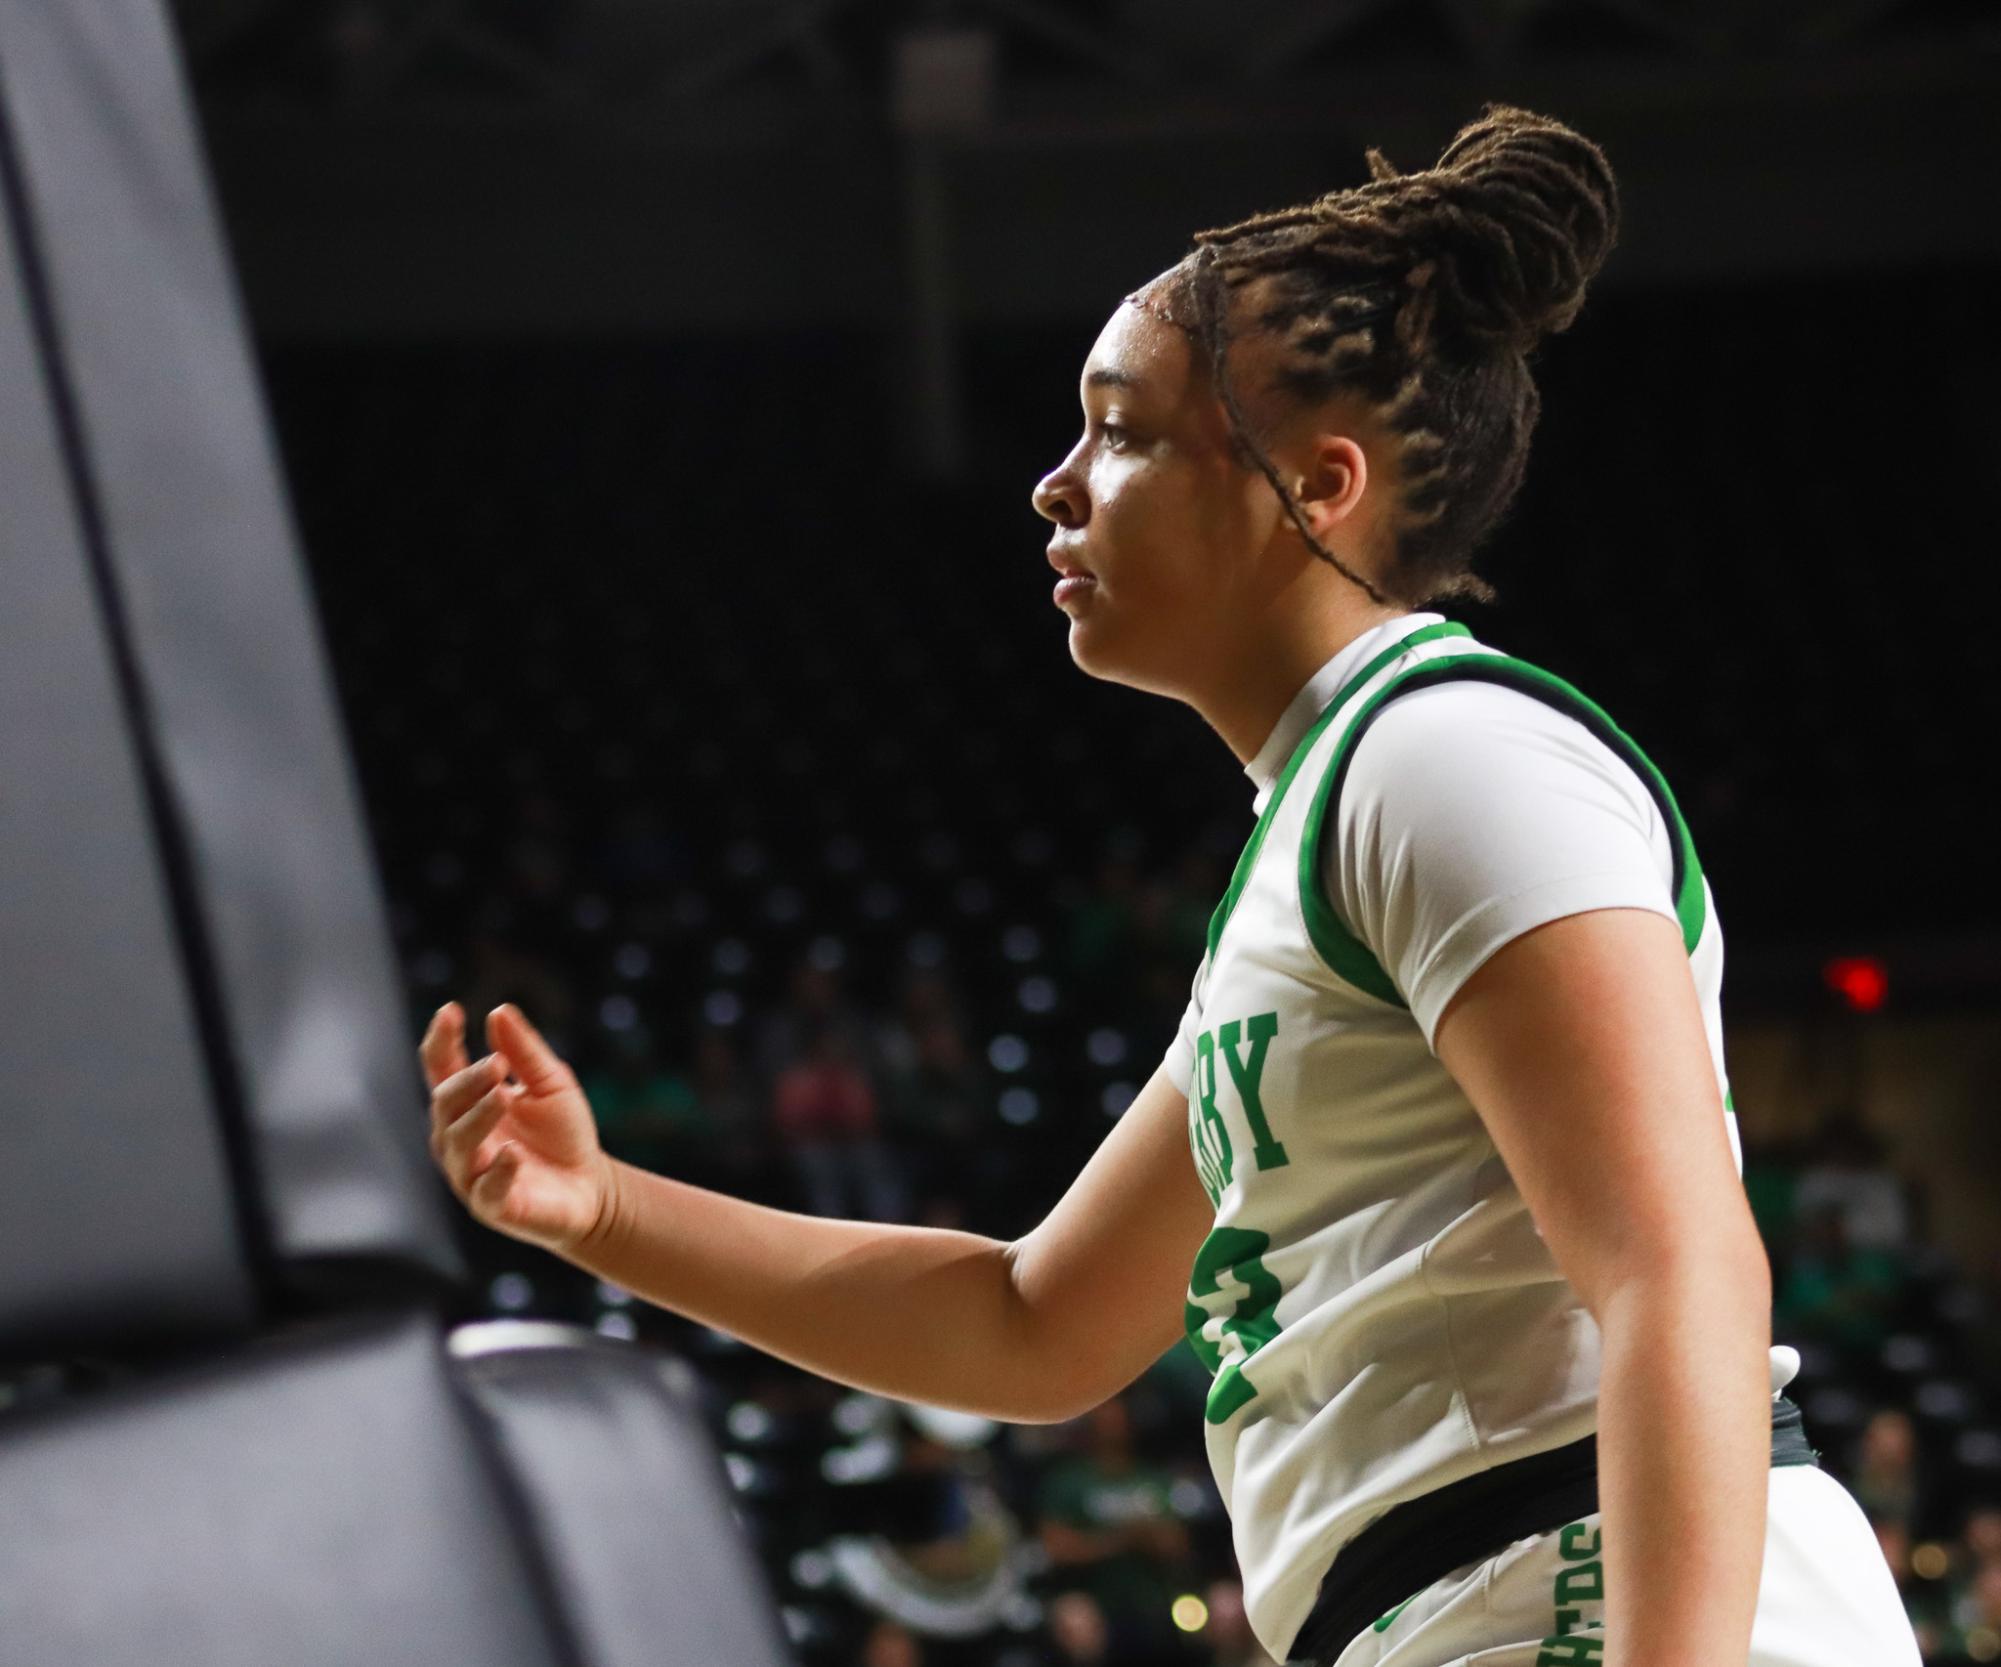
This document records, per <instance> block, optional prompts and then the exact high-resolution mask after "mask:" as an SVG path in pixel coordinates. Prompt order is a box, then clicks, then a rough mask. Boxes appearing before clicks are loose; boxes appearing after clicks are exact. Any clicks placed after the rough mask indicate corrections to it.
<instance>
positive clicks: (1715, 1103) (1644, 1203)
mask: <svg viewBox="0 0 2001 1667" xmlns="http://www.w3.org/2000/svg"><path fill="white" fill-rule="evenodd" d="M1434 1047H1435V1049H1436V1051H1437V1054H1438V1057H1439V1059H1440V1061H1441V1062H1442V1063H1443V1064H1444V1065H1445V1068H1446V1069H1447V1070H1449V1071H1450V1072H1451V1073H1452V1075H1453V1077H1454V1079H1455V1080H1456V1081H1457V1082H1458V1083H1459V1085H1460V1087H1461V1088H1463V1089H1464V1090H1465V1091H1466V1096H1467V1098H1468V1099H1469V1100H1471V1101H1472V1102H1473V1105H1474V1108H1475V1109H1476V1110H1477V1111H1478V1112H1479V1114H1480V1117H1481V1120H1482V1121H1483V1122H1484V1123H1485V1124H1486V1126H1487V1131H1488V1134H1489V1135H1490V1137H1491V1138H1492V1139H1493V1142H1494V1146H1495V1149H1496V1150H1497V1151H1498V1152H1499V1153H1500V1154H1501V1160H1502V1162H1504V1163H1505V1164H1506V1165H1507V1166H1508V1173H1509V1175H1510V1176H1511V1177H1513V1179H1514V1182H1515V1185H1516V1187H1517V1188H1518V1189H1519V1190H1520V1192H1521V1195H1522V1199H1523V1201H1524V1202H1525V1203H1526V1204H1527V1205H1528V1207H1529V1213H1530V1215H1531V1216H1532V1217H1533V1219H1534V1221H1535V1224H1536V1227H1537V1229H1538V1230H1539V1231H1540V1232H1541V1234H1542V1236H1543V1239H1544V1241H1545V1242H1546V1243H1547V1244H1548V1245H1549V1248H1550V1253H1551V1254H1552V1255H1553V1256H1554V1257H1555V1259H1556V1263H1557V1266H1558V1268H1559V1269H1560V1270H1561V1272H1562V1273H1563V1275H1564V1277H1565V1278H1566V1279H1567V1280H1569V1281H1570V1283H1571V1285H1572V1286H1574V1287H1575V1288H1576V1290H1577V1293H1578V1295H1579V1296H1580V1297H1582V1298H1583V1299H1584V1301H1585V1303H1586V1305H1587V1306H1588V1307H1590V1308H1591V1309H1592V1311H1593V1312H1594V1313H1596V1312H1599V1310H1600V1304H1601V1302H1602V1300H1603V1298H1604V1296H1605V1295H1606V1294H1607V1293H1608V1292H1609V1291H1610V1290H1612V1289H1613V1288H1615V1287H1616V1286H1618V1285H1620V1284H1622V1283H1624V1282H1625V1281H1627V1280H1630V1279H1634V1278H1648V1277H1654V1276H1658V1275H1661V1274H1665V1273H1674V1272H1677V1271H1681V1270H1687V1269H1691V1268H1694V1269H1698V1270H1700V1271H1701V1273H1702V1275H1703V1277H1705V1278H1714V1277H1721V1278H1725V1279H1727V1280H1728V1281H1729V1282H1730V1284H1731V1286H1732V1288H1733V1289H1739V1290H1741V1289H1746V1288H1750V1287H1748V1286H1745V1285H1741V1284H1740V1283H1739V1282H1740V1281H1750V1282H1753V1283H1755V1282H1759V1281H1764V1282H1769V1280H1770V1265H1769V1263H1767V1261H1766V1260H1765V1255H1764V1251H1763V1248H1762V1246H1761V1244H1760V1241H1759V1238H1758V1233H1757V1228H1756V1226H1755V1225H1754V1223H1753V1221H1752V1219H1751V1212H1750V1206H1749V1204H1748V1203H1747V1202H1746V1200H1745V1197H1744V1188H1743V1185H1742V1183H1741V1181H1740V1180H1739V1178H1738V1175H1737V1168H1736V1162H1735V1160H1734V1158H1733V1156H1732V1154H1731V1150H1730V1140H1729V1135H1728V1133H1727V1130H1726V1125H1725V1123H1724V1116H1723V1101H1722V1097H1721V1094H1720V1092H1719V1090H1718V1088H1717V1083H1716V1071H1715V1066H1714V1064H1713V1063H1712V1061H1711V1057H1710V1052H1709V1042H1708V1038H1707V1036H1706V1034H1705V1032H1704V1028H1703V1020H1702V1010H1701V1004H1700V1001H1699V999H1698V997H1697V994H1696V989H1695V982H1694V979H1693V977H1692V976H1691V974H1690V971H1689V964H1688V954H1687V951H1686V950H1685V949H1684V947H1683V945H1682V941H1681V934H1680V932H1679V931H1678V930H1677V928H1676V927H1675V925H1674V924H1673V923H1672V922H1671V921H1666V920H1662V919H1661V918H1660V917H1659V916H1658V915H1657V914H1654V913H1652V912H1651V911H1647V910H1641V909H1598V910H1594V911H1591V912H1589V913H1584V914H1574V915H1569V916H1566V917H1564V918H1562V919H1559V920H1554V921H1551V922H1549V923H1548V924H1547V925H1544V926H1540V927H1537V928H1536V929H1534V930H1533V931H1530V932H1528V933H1526V934H1524V935H1522V936H1520V937H1518V938H1515V939H1513V940H1512V941H1510V942H1509V943H1507V944H1505V945H1504V946H1503V947H1502V948H1501V949H1499V950H1498V951H1497V952H1496V953H1495V954H1494V955H1493V956H1492V957H1491V958H1490V959H1489V960H1487V962H1486V963H1485V964H1484V965H1482V966H1481V967H1480V968H1479V970H1478V971H1476V972H1475V973H1474V974H1473V975H1472V976H1471V977H1470V978H1468V979H1467V980H1466V982H1465V984H1464V986H1463V987H1462V988H1461V989H1460V990H1459V992H1458V993H1457V995H1456V996H1455V997H1454V998H1453V1000H1452V1001H1451V1002H1450V1003H1449V1004H1448V1006H1447V1008H1446V1010H1445V1013H1444V1015H1443V1017H1442V1018H1441V1019H1440V1021H1439V1024H1438V1032H1437V1037H1436V1040H1435V1043H1434Z"/></svg>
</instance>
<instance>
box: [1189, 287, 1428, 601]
mask: <svg viewBox="0 0 2001 1667" xmlns="http://www.w3.org/2000/svg"><path fill="white" fill-rule="evenodd" d="M1195 284H1196V297H1197V303H1198V310H1197V317H1198V318H1199V319H1200V321H1201V326H1202V338H1203V343H1204V345H1205V346H1206V347H1207V348H1208V350H1209V368H1210V373H1211V375H1212V376H1213V378H1214V380H1215V383H1216V387H1217V389H1218V391H1219V392H1220V393H1221V394H1222V396H1223V408H1224V410H1225V412H1226V413H1227V414H1228V417H1229V421H1230V429H1231V432H1232V434H1233V435H1234V437H1235V438H1236V440H1237V441H1238V443H1239V444H1241V445H1242V446H1244V448H1245V449H1246V450H1248V451H1249V452H1250V454H1251V456H1252V458H1253V459H1255V460H1256V462H1257V466H1258V468H1259V470H1260V471H1261V472H1262V473H1263V475H1264V477H1265V479H1266V480H1268V481H1270V482H1271V488H1272V490H1273V491H1274V492H1276V493H1277V494H1278V501H1279V503H1280V504H1281V505H1283V506H1284V508H1285V512H1286V514H1287V515H1288V516H1289V517H1290V518H1291V520H1292V524H1293V525H1294V526H1295V527H1297V528H1298V529H1299V536H1300V537H1301V538H1303V539H1305V540H1306V546H1307V548H1308V549H1310V550H1311V551H1312V552H1313V553H1314V554H1315V555H1317V556H1319V557H1320V558H1321V559H1322V560H1323V561H1327V562H1331V563H1332V564H1333V565H1334V566H1335V568H1337V569H1338V570H1339V571H1340V572H1341V573H1343V574H1345V575H1346V576H1347V577H1348V578H1350V579H1352V580H1354V582H1355V583H1356V584H1358V585H1360V586H1361V587H1362V589H1363V590H1365V591H1366V592H1368V595H1369V599H1370V600H1371V601H1373V602H1375V603H1377V604H1378V605H1381V606H1387V605H1388V603H1389V598H1388V597H1386V596H1385V595H1384V594H1383V593H1382V592H1381V591H1380V590H1378V589H1377V588H1376V587H1375V586H1374V585H1373V584H1372V583H1370V582H1369V580H1368V579H1367V578H1365V577H1364V576H1363V575H1362V574H1360V573H1357V572H1356V571H1355V570H1354V569H1353V568H1351V567H1349V566H1348V565H1347V564H1346V563H1345V562H1343V561H1342V560H1341V558H1340V557H1339V556H1337V555H1335V554H1334V552H1333V551H1332V550H1330V549H1328V548H1327V547H1326V546H1325V545H1324V544H1322V543H1321V542H1320V540H1319V539H1318V538H1316V537H1314V535H1313V529H1312V528H1311V527H1309V526H1308V525H1307V524H1306V517H1305V516H1304V515H1302V514H1301V513H1300V510H1299V503H1298V500H1297V499H1295V498H1294V497H1293V495H1292V493H1291V491H1290V490H1289V489H1288V488H1287V486H1286V484H1285V482H1284V481H1282V480H1281V479H1279V475H1278V470H1277V468H1276V467H1275V466H1274V465H1273V463H1272V461H1271V459H1270V458H1269V457H1267V456H1266V455H1265V449H1264V447H1262V446H1261V445H1259V444H1258V442H1257V438H1256V436H1255V435H1253V434H1252V433H1251V428H1250V424H1249V423H1247V422H1246V421H1245V420H1244V413H1243V410H1242V408H1241V407H1240V406H1239V405H1238V404H1237V396H1236V392H1235V390H1233V389H1232V388H1231V386H1230V379H1229V376H1228V375H1227V358H1228V354H1229V347H1230V343H1229V336H1228V333H1227V324H1226V320H1225V308H1224V306H1223V299H1222V298H1223V282H1222V277H1221V273H1220V272H1219V270H1218V268H1217V266H1216V263H1215V261H1214V260H1213V259H1208V258H1205V259H1204V260H1202V261H1201V262H1200V263H1199V264H1198V266H1197V268H1196V274H1195Z"/></svg>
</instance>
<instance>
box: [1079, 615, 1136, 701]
mask: <svg viewBox="0 0 2001 1667" xmlns="http://www.w3.org/2000/svg"><path fill="white" fill-rule="evenodd" d="M1091 600H1092V603H1093V604H1094V605H1093V606H1089V607H1085V608H1080V609H1078V610H1077V611H1076V612H1074V613H1072V614H1071V616H1070V662H1071V664H1072V665H1074V666H1076V668H1077V669H1078V670H1079V671H1081V672H1083V673H1084V674H1085V675H1086V676H1089V677H1095V678H1099V679H1100V680H1102V681H1104V682H1106V683H1125V684H1128V685H1131V686H1132V687H1134V688H1142V689H1143V688H1148V687H1151V683H1150V680H1149V679H1148V678H1147V676H1146V675H1145V671H1144V667H1145V665H1146V654H1145V652H1144V648H1145V645H1144V644H1143V643H1140V642H1138V641H1135V640H1134V639H1135V633H1134V632H1132V631H1131V630H1130V629H1128V622H1127V621H1124V620H1120V619H1117V618H1113V617H1109V616H1108V612H1107V610H1106V609H1104V608H1103V607H1102V606H1097V605H1095V604H1097V602H1098V599H1097V598H1096V597H1093V598H1092V599H1091Z"/></svg>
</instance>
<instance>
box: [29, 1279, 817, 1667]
mask: <svg viewBox="0 0 2001 1667" xmlns="http://www.w3.org/2000/svg"><path fill="white" fill-rule="evenodd" d="M729 1511H730V1503H729V1491H728V1487H727V1484H726V1483H725V1482H724V1480H723V1476H722V1470H721V1465H720V1463H719V1461H718V1460H717V1457H716V1454H715V1452H714V1449H713V1447H712V1446H711V1444H710V1442H709V1439H708V1435H707V1433H706V1430H705V1428H704V1426H703V1424H702V1421H701V1418H700V1415H699V1412H698V1409H697V1408H696V1406H695V1404H694V1398H693V1392H692V1389H691V1387H690V1382H689V1380H688V1379H687V1377H686V1376H685V1368H682V1367H680V1366H679V1365H678V1363H676V1362H673V1361H671V1360H668V1359H664V1358H663V1357H660V1356H657V1355H652V1354H650V1353H648V1352H647V1351H644V1350H641V1349H637V1348H634V1347H632V1346H631V1345H626V1344H615V1343H611V1342H609V1341H607V1340H605V1339H602V1338H597V1337H595V1336H593V1335H592V1334H591V1333H589V1332H584V1331H581V1330H579V1329H578V1328H575V1327H568V1326H553V1325H551V1326H540V1325H533V1324H522V1323H519V1322H496V1323H494V1324H492V1325H477V1326H471V1327H462V1328H460V1330H459V1332H456V1333H454V1334H453V1336H452V1339H451V1341H450V1345H449V1348H448V1347H447V1345H446V1342H445V1340H444V1339H442V1338H441V1337H440V1335H439V1331H438V1327H437V1324H436V1321H435V1319H434V1318H433V1317H432V1316H430V1315H429V1314H428V1313H424V1312H421V1311H412V1312H409V1313H405V1314H400V1315H388V1316H377V1317H373V1318H369V1319H364V1320H346V1319H343V1320H329V1319H319V1320H313V1321H308V1322H305V1323H304V1324H302V1325H298V1326H294V1327H292V1328H290V1329H289V1330H288V1331H287V1332H286V1333H284V1334H283V1335H281V1336H276V1337H267V1338H264V1339H260V1340H258V1341H257V1342H255V1343H252V1344H250V1345H248V1346H246V1347H244V1348H241V1349H238V1350H236V1351H234V1352H233V1353H231V1354H229V1355H228V1356H226V1357H223V1358H220V1359H217V1360H215V1361H212V1362H210V1363H208V1364H205V1365H203V1366H201V1367H199V1368H185V1367H181V1368H173V1369H170V1370H168V1371H165V1372H162V1373H159V1374H156V1375H155V1376H153V1377H151V1378H150V1379H148V1380H146V1381H145V1382H143V1383H141V1382H127V1383H122V1384H119V1385H117V1386H115V1387H113V1388H110V1389H105V1390H100V1391H97V1392H95V1393H93V1394H92V1395H89V1396H86V1397H83V1398H81V1399H79V1400H76V1401H73V1402H71V1403H69V1404H64V1405H59V1406H56V1407H52V1408H43V1409H38V1410H31V1411H25V1412H16V1413H14V1414H11V1415H9V1416H7V1417H6V1418H4V1419H0V1663H5V1667H82V1664H85V1663H87V1664H88V1667H274V1664H277V1663H283V1664H284V1667H782V1664H783V1663H785V1662H786V1661H787V1660H788V1659H789V1658H788V1656H787V1654H786V1652H785V1650H784V1646H783V1645H782V1643H781V1642H780V1640H779V1637H778V1634H777V1631H776V1628H775V1625H774V1623H773V1621H772V1618H771V1617H772V1609H771V1604H770V1597H769V1592H768V1589H767V1587H766V1584H765V1582H764V1579H763V1575H762V1572H761V1571H760V1570H759V1569H758V1568H757V1566H756V1563H755V1561H754V1559H753V1557H752V1556H751V1554H750V1552H749V1550H748V1547H747V1546H746V1544H745V1542H744V1541H743V1539H742V1537H741V1536H740V1535H739V1534H736V1533H733V1532H731V1531H730V1522H729Z"/></svg>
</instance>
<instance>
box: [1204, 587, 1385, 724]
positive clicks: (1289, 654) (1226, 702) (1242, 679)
mask: <svg viewBox="0 0 2001 1667" xmlns="http://www.w3.org/2000/svg"><path fill="white" fill-rule="evenodd" d="M1342 587H1343V588H1342V590H1340V591H1335V590H1333V589H1331V588H1327V587H1316V593H1315V594H1314V595H1313V596H1312V597H1311V598H1310V600H1309V601H1308V603H1307V605H1305V606H1300V607H1296V608H1286V607H1283V606H1281V607H1278V608H1274V609H1272V610H1270V611H1268V612H1267V613H1266V614H1265V615H1264V616H1263V617H1262V618H1260V619H1258V620H1255V621H1251V622H1249V624H1248V626H1247V628H1246V629H1245V630H1244V631H1243V632H1242V633H1241V634H1240V635H1238V636H1237V637H1235V638H1234V639H1233V640H1232V642H1231V644H1230V645H1229V647H1228V649H1227V651H1226V652H1225V653H1224V654H1223V655H1221V656H1219V658H1218V659H1217V661H1216V663H1215V666H1214V668H1213V670H1212V672H1211V675H1210V677H1209V678H1208V679H1207V683H1208V687H1206V688H1204V689H1202V690H1198V691H1195V692H1194V693H1193V694H1191V695H1190V697H1189V704H1190V705H1191V706H1193V707H1194V708H1195V709H1196V711H1198V712H1200V713H1201V714H1202V716H1203V718H1204V719H1205V720H1206V721H1207V722H1208V724H1209V727H1210V728H1211V729H1213V730H1215V732H1216V733H1217V734H1218V735H1220V736H1221V737H1222V738H1223V741H1224V744H1225V745H1227V746H1228V747H1229V749H1230V751H1231V752H1233V753H1235V754H1236V755H1237V762H1238V763H1239V764H1248V763H1250V761H1251V760H1252V759H1254V758H1256V757H1257V755H1258V753H1259V752H1260V751H1261V750H1262V749H1263V747H1264V744H1265V742H1266V741H1267V740H1268V739H1269V738H1270V736H1271V732H1272V730H1273V729H1274V728H1276V727H1277V725H1278V721H1279V719H1280V718H1282V717H1283V716H1284V715H1285V709H1286V708H1287V707H1288V706H1290V705H1291V704H1292V702H1293V699H1294V697H1296V696H1297V695H1298V693H1299V691H1300V690H1301V689H1302V688H1304V687H1305V686H1306V683H1307V681H1308V680H1309V679H1310V678H1311V677H1312V676H1313V674H1314V673H1315V672H1317V671H1318V670H1319V669H1320V668H1321V667H1322V666H1324V665H1325V664H1326V663H1327V662H1328V661H1329V660H1330V659H1332V658H1333V657H1334V656H1335V655H1336V654H1339V653H1340V652H1341V650H1342V649H1344V648H1346V647H1347V646H1348V644H1350V643H1351V642H1353V641H1354V640H1355V639H1356V638H1357V637H1359V636H1361V635H1362V634H1363V633H1364V632H1367V631H1373V630H1374V629H1375V628H1376V627H1377V626H1378V625H1381V624H1382V623H1383V622H1384V621H1385V620H1391V619H1400V618H1402V617H1403V616H1404V615H1405V614H1407V613H1409V612H1410V611H1411V610H1410V609H1408V608H1406V607H1403V606H1402V605H1400V604H1394V603H1393V604H1391V605H1389V606H1387V607H1385V606H1382V605H1379V604H1378V603H1375V602H1372V601H1371V600H1370V599H1369V598H1368V597H1367V596H1366V595H1365V594H1364V593H1363V592H1362V591H1360V590H1358V589H1357V588H1356V587H1355V586H1354V585H1352V584H1350V583H1348V582H1347V581H1346V580H1343V581H1342ZM1281 600H1283V599H1281Z"/></svg>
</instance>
